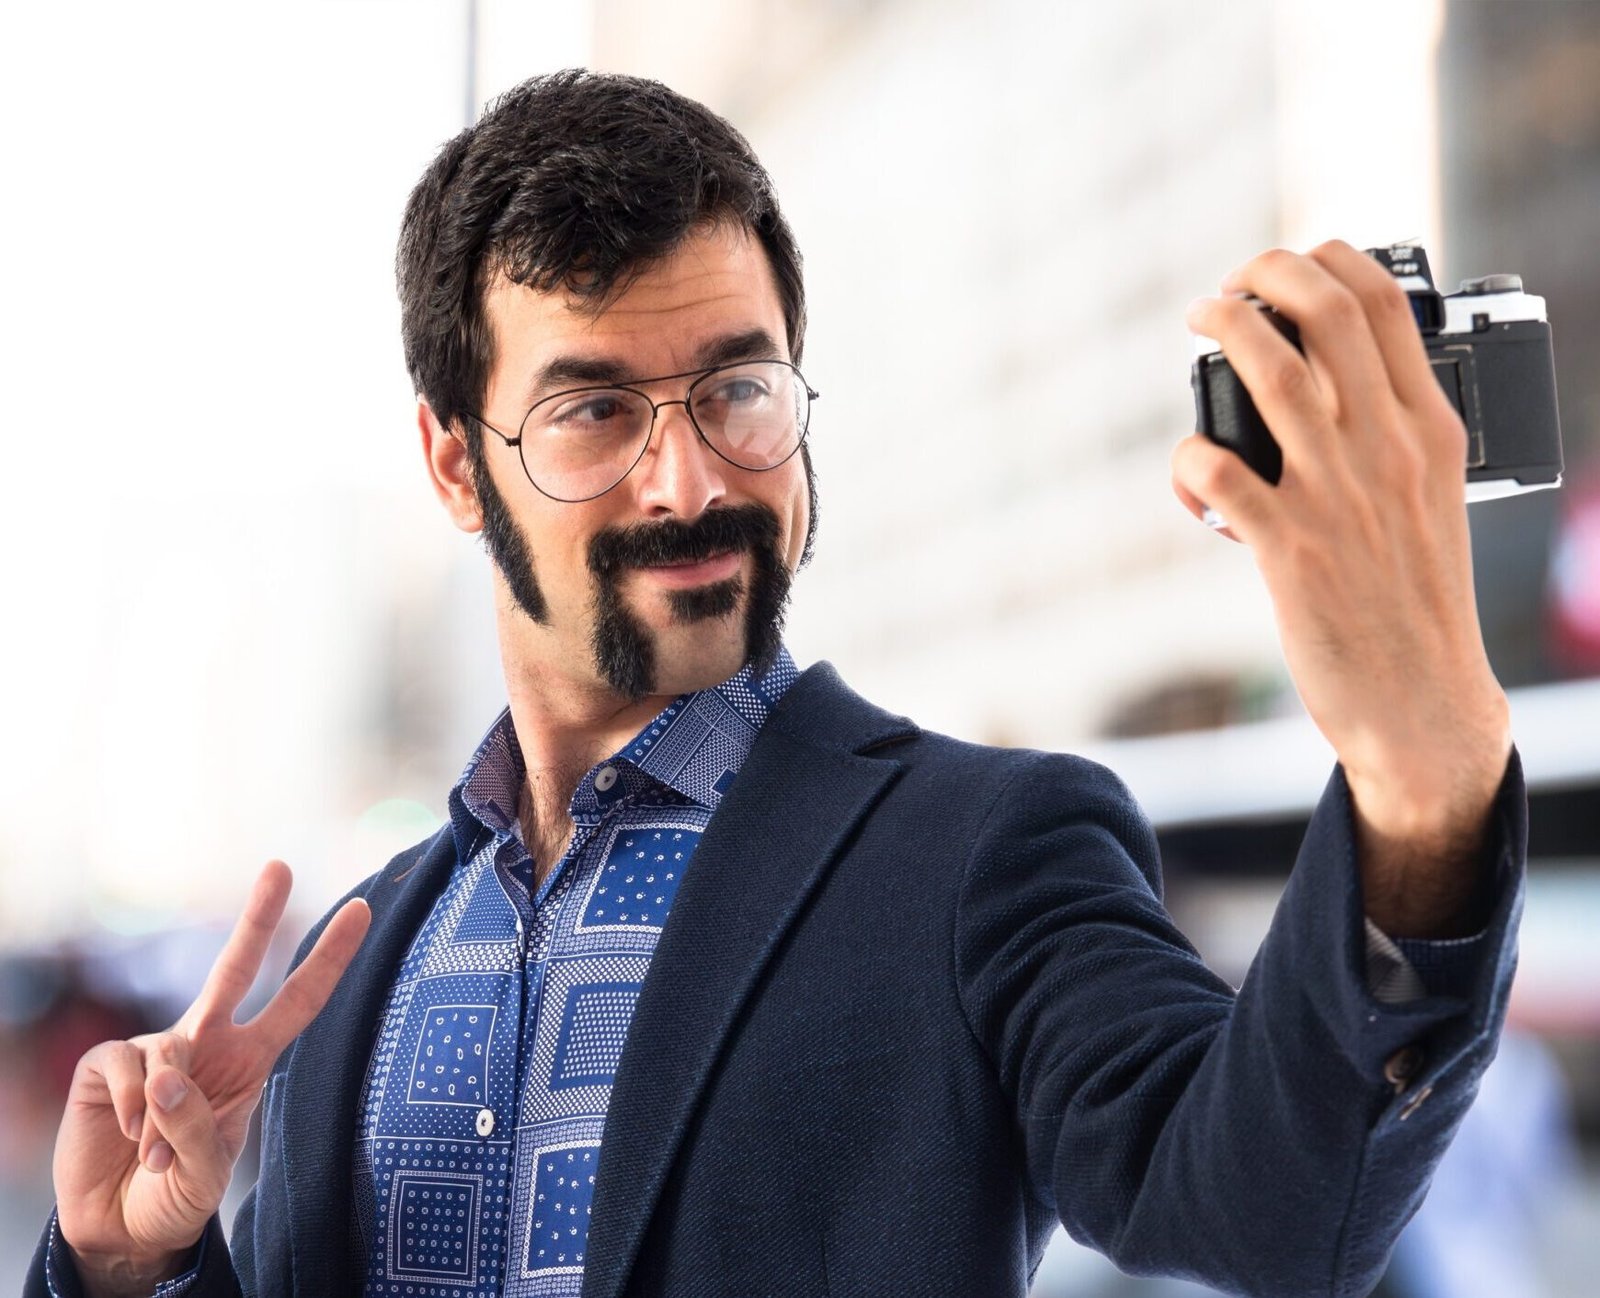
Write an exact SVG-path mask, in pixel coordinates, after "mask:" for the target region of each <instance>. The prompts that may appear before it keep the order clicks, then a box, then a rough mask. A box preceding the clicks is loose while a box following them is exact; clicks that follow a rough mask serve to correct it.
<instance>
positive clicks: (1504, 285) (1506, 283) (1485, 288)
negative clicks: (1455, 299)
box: [1461, 275, 1522, 297]
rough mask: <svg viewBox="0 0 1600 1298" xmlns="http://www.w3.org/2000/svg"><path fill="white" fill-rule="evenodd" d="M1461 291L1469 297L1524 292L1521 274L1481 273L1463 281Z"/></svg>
mask: <svg viewBox="0 0 1600 1298" xmlns="http://www.w3.org/2000/svg"><path fill="white" fill-rule="evenodd" d="M1461 292H1462V293H1463V294H1464V295H1465V296H1467V297H1486V296H1487V295H1488V294H1490V293H1520V292H1522V276H1521V275H1480V276H1478V278H1477V279H1464V280H1462V281H1461Z"/></svg>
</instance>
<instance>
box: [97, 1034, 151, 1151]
mask: <svg viewBox="0 0 1600 1298" xmlns="http://www.w3.org/2000/svg"><path fill="white" fill-rule="evenodd" d="M83 1063H84V1066H85V1067H89V1068H93V1069H96V1070H98V1072H99V1073H100V1076H101V1078H102V1079H103V1080H104V1082H105V1086H106V1090H107V1091H108V1092H109V1093H110V1095H111V1108H112V1110H113V1111H114V1112H115V1113H116V1115H117V1126H119V1127H120V1128H122V1134H123V1135H125V1136H126V1137H127V1138H128V1139H129V1140H138V1139H139V1137H140V1134H141V1129H142V1128H143V1126H144V1081H145V1074H144V1052H143V1051H141V1050H140V1049H139V1047H138V1046H136V1045H134V1044H133V1042H131V1041H107V1042H105V1043H104V1044H103V1045H98V1046H96V1047H95V1048H94V1049H93V1050H91V1051H90V1052H89V1053H88V1054H87V1055H85V1056H84V1060H83Z"/></svg>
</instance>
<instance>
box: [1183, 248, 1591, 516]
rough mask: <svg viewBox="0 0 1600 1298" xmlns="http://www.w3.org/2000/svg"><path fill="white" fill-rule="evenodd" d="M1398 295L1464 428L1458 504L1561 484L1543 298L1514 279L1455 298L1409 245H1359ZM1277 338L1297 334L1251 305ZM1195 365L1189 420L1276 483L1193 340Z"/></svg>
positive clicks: (1229, 389)
mask: <svg viewBox="0 0 1600 1298" xmlns="http://www.w3.org/2000/svg"><path fill="white" fill-rule="evenodd" d="M1367 255H1368V256H1370V257H1373V258H1375V259H1376V260H1377V261H1378V263H1379V264H1380V265H1382V266H1384V267H1386V268H1387V269H1388V270H1389V272H1390V273H1391V274H1392V275H1394V276H1395V278H1396V279H1398V280H1399V281H1400V283H1401V285H1402V286H1403V287H1404V288H1405V290H1406V293H1407V295H1408V296H1409V297H1410V299H1411V310H1412V312H1413V313H1414V314H1415V315H1416V317H1417V327H1418V328H1419V329H1421V330H1422V340H1423V342H1424V343H1425V344H1426V346H1427V349H1428V359H1429V361H1430V362H1432V364H1433V374H1434V377H1435V378H1436V379H1438V380H1439V386H1440V387H1442V388H1443V389H1444V391H1445V394H1446V395H1447V396H1448V397H1449V398H1450V400H1451V402H1452V404H1454V406H1455V408H1456V410H1457V411H1458V412H1459V413H1460V415H1461V419H1462V422H1463V423H1465V424H1466V427H1467V463H1466V476H1467V499H1468V500H1489V499H1493V498H1494V497H1496V496H1510V495H1515V494H1517V493H1519V492H1524V491H1536V490H1538V489H1539V488H1541V487H1559V486H1560V485H1561V425H1560V422H1559V420H1558V419H1557V416H1556V374H1555V364H1554V359H1553V355H1552V353H1551V350H1550V326H1549V325H1548V324H1547V323H1545V310H1544V299H1543V298H1542V297H1535V296H1534V295H1533V294H1530V293H1524V292H1523V291H1522V280H1521V278H1520V277H1519V276H1516V275H1486V276H1484V277H1483V278H1482V279H1469V280H1466V281H1464V282H1463V283H1462V285H1461V289H1460V291H1459V292H1456V293H1451V294H1449V295H1448V296H1445V295H1441V294H1440V293H1439V292H1438V290H1437V289H1435V288H1434V286H1433V276H1432V274H1431V273H1430V272H1429V270H1428V257H1427V254H1426V253H1425V252H1423V250H1422V249H1421V248H1419V247H1416V246H1415V245H1412V244H1396V245H1395V246H1394V247H1392V248H1369V249H1368V250H1367ZM1261 307H1262V309H1263V310H1264V311H1266V312H1267V315H1268V317H1269V318H1270V319H1271V320H1272V322H1273V323H1274V324H1275V325H1276V326H1277V327H1278V328H1279V329H1280V330H1281V331H1282V333H1283V334H1284V336H1285V337H1286V338H1288V339H1289V341H1290V342H1292V343H1294V345H1295V346H1296V347H1298V346H1299V345H1300V334H1299V330H1297V329H1296V328H1295V327H1294V324H1293V323H1292V322H1291V321H1290V320H1288V319H1287V318H1286V317H1284V316H1282V315H1280V314H1278V312H1276V311H1274V310H1273V309H1272V308H1271V307H1270V306H1267V305H1266V304H1265V303H1262V304H1261ZM1201 345H1202V351H1203V354H1202V355H1201V356H1200V357H1199V358H1198V359H1197V360H1196V361H1195V363H1194V370H1193V373H1192V375H1191V382H1192V384H1193V387H1194V404H1195V418H1196V421H1197V423H1198V426H1199V429H1200V431H1201V432H1202V433H1204V434H1205V435H1206V436H1207V437H1209V438H1211V439H1212V440H1213V441H1215V442H1218V443H1220V444H1221V445H1223V446H1226V447H1227V448H1228V449H1229V450H1231V451H1234V452H1236V453H1237V454H1238V455H1239V456H1240V457H1241V458H1242V459H1243V460H1244V462H1245V463H1246V464H1248V465H1249V466H1250V467H1251V468H1253V469H1254V470H1255V471H1256V472H1257V473H1259V474H1260V475H1261V476H1262V477H1263V478H1265V479H1266V480H1267V481H1268V482H1271V483H1273V484H1276V483H1277V481H1278V479H1279V478H1281V477H1282V476H1283V453H1282V451H1280V450H1279V448H1278V443H1277V441H1276V440H1275V439H1274V438H1273V436H1272V434H1271V433H1270V432H1268V431H1267V426H1266V424H1265V423H1264V422H1262V419H1261V416H1260V414H1258V413H1257V411H1256V407H1255V403H1254V402H1253V401H1251V399H1250V394H1249V393H1248V392H1247V391H1246V390H1245V387H1244V384H1243V383H1241V382H1240V381H1239V377H1238V375H1236V374H1235V373H1234V372H1233V367H1232V366H1231V365H1229V364H1228V362H1227V359H1226V358H1225V357H1224V356H1223V355H1222V353H1221V352H1220V351H1218V350H1216V346H1217V345H1216V343H1214V342H1211V341H1210V340H1209V339H1202V340H1201Z"/></svg>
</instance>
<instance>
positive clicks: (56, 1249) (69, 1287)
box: [44, 1209, 206, 1298]
mask: <svg viewBox="0 0 1600 1298" xmlns="http://www.w3.org/2000/svg"><path fill="white" fill-rule="evenodd" d="M205 1260H206V1237H205V1236H204V1235H202V1236H200V1242H199V1244H197V1245H196V1246H195V1249H194V1265H193V1266H191V1267H190V1268H189V1269H188V1270H187V1271H185V1272H184V1273H183V1274H182V1275H179V1276H174V1277H173V1278H172V1279H171V1280H163V1281H162V1282H161V1283H160V1284H158V1285H157V1286H156V1287H155V1288H154V1289H153V1290H152V1291H151V1298H178V1295H179V1294H185V1293H188V1292H189V1290H191V1289H192V1288H194V1283H195V1281H196V1280H198V1279H199V1278H200V1267H201V1264H202V1263H203V1262H204V1261H205ZM44 1280H45V1284H46V1285H47V1286H48V1287H49V1290H50V1298H83V1282H82V1281H81V1280H80V1279H79V1277H78V1268H77V1265H76V1264H75V1263H74V1262H73V1260H72V1251H71V1250H70V1249H69V1248H68V1247H67V1241H66V1240H64V1239H62V1238H61V1229H60V1226H59V1225H58V1223H57V1219H56V1213H55V1211H54V1210H53V1209H52V1210H51V1213H50V1243H49V1245H48V1247H47V1248H46V1249H45V1255H44Z"/></svg>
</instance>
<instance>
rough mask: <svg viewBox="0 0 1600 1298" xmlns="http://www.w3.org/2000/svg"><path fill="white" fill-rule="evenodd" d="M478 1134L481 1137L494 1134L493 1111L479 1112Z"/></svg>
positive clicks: (480, 1110)
mask: <svg viewBox="0 0 1600 1298" xmlns="http://www.w3.org/2000/svg"><path fill="white" fill-rule="evenodd" d="M478 1134H479V1135H480V1136H491V1135H493V1134H494V1110H493V1109H479V1110H478Z"/></svg>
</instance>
